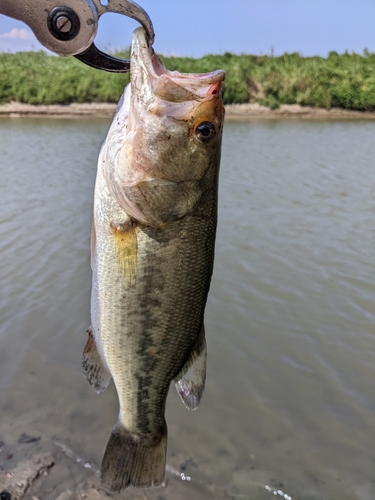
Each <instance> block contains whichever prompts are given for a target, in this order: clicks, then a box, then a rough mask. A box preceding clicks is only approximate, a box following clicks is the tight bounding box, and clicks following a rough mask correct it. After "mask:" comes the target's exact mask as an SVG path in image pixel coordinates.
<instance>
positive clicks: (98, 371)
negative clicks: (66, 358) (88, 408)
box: [82, 326, 111, 394]
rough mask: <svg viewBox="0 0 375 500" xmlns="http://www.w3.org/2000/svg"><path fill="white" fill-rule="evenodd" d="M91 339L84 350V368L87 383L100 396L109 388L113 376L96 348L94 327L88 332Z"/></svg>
mask: <svg viewBox="0 0 375 500" xmlns="http://www.w3.org/2000/svg"><path fill="white" fill-rule="evenodd" d="M87 333H88V335H89V338H88V340H87V344H86V346H85V348H84V350H83V355H82V368H83V374H84V375H85V377H86V380H87V382H88V383H89V384H90V385H91V387H92V388H93V389H94V391H95V392H96V393H97V394H100V393H101V392H103V391H104V389H106V388H107V387H108V384H109V382H110V380H111V374H110V373H109V371H108V369H107V368H106V367H105V366H104V364H103V361H102V358H101V357H100V354H99V352H98V348H97V347H96V343H95V338H94V335H93V330H92V326H90V328H89V329H88V330H87Z"/></svg>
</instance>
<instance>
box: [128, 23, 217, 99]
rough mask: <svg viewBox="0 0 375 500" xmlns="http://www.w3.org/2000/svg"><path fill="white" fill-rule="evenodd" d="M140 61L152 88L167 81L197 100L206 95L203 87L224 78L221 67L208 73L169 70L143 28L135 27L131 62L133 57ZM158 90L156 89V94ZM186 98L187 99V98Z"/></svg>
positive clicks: (133, 59) (205, 87)
mask: <svg viewBox="0 0 375 500" xmlns="http://www.w3.org/2000/svg"><path fill="white" fill-rule="evenodd" d="M138 58H139V60H140V61H141V63H142V65H143V67H144V69H145V70H146V72H147V76H148V79H149V80H150V82H151V85H152V88H153V89H154V90H155V91H156V90H157V88H158V87H159V86H160V85H161V84H162V81H164V82H165V81H167V80H168V81H169V82H171V83H173V84H174V85H176V86H178V87H180V88H184V89H185V90H186V91H187V92H188V93H189V94H191V96H192V97H193V98H194V97H195V98H196V99H198V100H200V99H202V97H204V96H205V95H206V93H207V92H206V91H205V89H207V87H210V86H211V85H214V84H220V83H222V82H223V81H224V79H225V72H224V71H223V70H221V69H219V70H216V71H211V72H209V73H179V72H178V71H169V70H168V69H167V68H166V67H165V66H164V64H163V63H162V61H161V60H160V59H159V57H158V56H157V55H156V54H155V52H154V50H153V48H152V47H150V46H149V45H148V42H147V37H146V33H145V30H144V29H143V28H137V29H136V30H135V31H134V34H133V44H132V56H131V59H132V61H133V64H134V62H135V59H138ZM157 93H158V92H157V91H156V94H157ZM187 100H188V99H187Z"/></svg>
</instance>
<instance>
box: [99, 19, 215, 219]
mask: <svg viewBox="0 0 375 500" xmlns="http://www.w3.org/2000/svg"><path fill="white" fill-rule="evenodd" d="M224 78H225V73H224V71H222V70H217V71H213V72H210V73H204V74H189V73H179V72H177V71H169V70H167V69H166V68H165V66H164V64H163V63H162V61H161V60H160V58H159V57H158V56H157V55H156V54H155V53H154V51H153V49H152V47H150V46H149V45H148V42H147V38H146V34H145V31H144V30H143V28H138V29H136V30H135V31H134V34H133V41H132V51H131V79H130V84H129V85H128V87H127V88H126V91H125V94H124V96H123V99H122V101H121V102H120V104H119V108H118V112H117V114H116V116H115V120H114V125H113V127H112V139H111V140H112V142H113V143H116V146H115V150H116V151H115V156H116V158H115V161H111V162H109V163H112V165H113V167H110V166H109V165H108V168H112V173H111V172H110V173H109V175H108V173H107V175H106V178H107V184H109V188H110V191H111V192H112V194H114V195H115V197H116V199H117V201H118V202H119V203H120V205H121V206H122V207H123V208H124V209H125V210H126V211H127V212H128V213H129V214H130V215H132V216H134V217H135V215H137V217H135V218H137V219H138V220H140V221H141V222H147V221H146V219H147V217H146V216H145V213H146V212H147V211H152V212H153V213H155V211H156V207H155V206H152V207H151V205H156V203H159V201H155V200H154V199H152V198H153V197H155V196H156V195H154V194H152V187H154V188H156V187H157V188H160V186H161V184H162V183H171V185H168V189H167V188H165V193H167V192H168V193H173V186H172V184H173V183H174V184H175V185H176V186H177V185H179V187H178V190H179V191H180V192H183V193H184V194H183V196H182V195H178V193H177V187H176V189H175V191H176V193H177V194H176V195H175V196H174V195H173V194H172V196H169V195H168V196H169V198H170V202H171V203H173V202H174V201H175V202H176V204H177V205H178V209H176V210H177V211H176V210H175V211H173V210H170V211H169V213H170V214H174V213H177V214H179V216H181V215H182V214H183V211H184V208H183V205H184V203H185V205H186V207H191V206H192V205H193V204H194V203H195V202H196V201H197V198H198V195H199V193H198V191H199V189H198V184H199V183H202V181H204V183H205V185H206V187H207V183H208V184H209V183H211V184H212V185H214V184H215V182H216V181H217V173H218V168H219V164H220V151H221V138H222V131H223V122H224V106H223V102H222V83H223V80H224ZM110 135H111V130H110V132H109V136H110ZM107 149H108V148H107ZM112 151H113V150H112ZM184 183H185V184H186V183H190V184H189V186H188V188H189V189H187V188H186V186H185V185H184ZM191 183H195V184H196V185H195V188H196V189H195V191H194V189H193V188H192V187H191ZM197 183H198V184H197ZM146 184H147V186H146ZM202 189H203V188H202ZM205 189H206V188H205ZM140 190H142V193H141V194H140V193H139V192H140ZM146 190H147V196H146V195H145V191H146ZM155 192H156V189H154V193H155ZM160 192H161V190H160V189H159V190H158V193H160ZM137 193H138V194H137ZM187 193H191V196H192V199H191V200H186V198H187V197H188V196H190V194H187ZM145 198H147V200H149V203H148V204H149V206H148V207H143V208H142V206H141V205H144V204H145V203H146V202H145V201H144V199H145ZM182 198H184V199H182ZM129 200H130V201H131V203H132V204H133V209H132V208H131V206H130V203H129ZM148 209H149V210H148ZM160 210H163V211H164V212H166V211H167V207H163V208H161V209H160ZM142 214H143V215H142ZM171 217H172V215H171ZM142 218H143V221H142ZM148 219H149V217H148Z"/></svg>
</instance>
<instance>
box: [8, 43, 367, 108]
mask: <svg viewBox="0 0 375 500" xmlns="http://www.w3.org/2000/svg"><path fill="white" fill-rule="evenodd" d="M115 55H118V56H121V57H128V55H129V52H128V51H124V52H120V53H117V54H115ZM162 59H163V61H164V63H165V65H166V66H167V67H168V68H169V69H171V70H178V71H181V72H185V73H201V72H208V71H213V70H215V69H218V68H222V69H224V70H225V71H226V80H225V84H224V92H223V97H224V103H225V104H232V103H245V102H259V103H260V104H263V105H266V106H269V107H271V108H277V107H279V106H280V105H281V104H301V105H302V106H313V107H320V108H327V109H329V108H332V107H337V108H344V109H352V110H361V111H364V110H373V109H375V76H374V75H375V71H374V70H375V54H372V53H369V52H368V51H366V50H365V51H364V53H363V55H359V54H348V53H345V54H341V55H339V54H337V53H336V52H331V53H330V54H329V56H328V57H327V58H321V57H302V56H300V55H299V54H298V53H293V54H284V55H282V56H279V57H273V56H268V55H264V56H253V55H245V54H244V55H235V54H231V53H229V52H226V53H225V54H222V55H207V56H204V57H202V58H199V59H193V58H189V57H166V56H162ZM128 81H129V76H128V75H127V74H125V75H124V74H111V73H105V72H102V71H97V70H95V69H92V68H89V67H88V66H85V65H83V64H82V63H80V62H79V61H77V60H76V59H75V58H73V57H68V58H63V57H56V56H50V55H47V54H46V53H45V52H43V51H40V52H21V53H16V54H8V53H1V54H0V102H1V103H6V102H10V101H12V100H14V101H18V102H23V103H30V104H68V103H71V102H117V101H118V99H119V97H120V95H121V93H122V92H123V89H124V86H125V85H126V84H127V83H128Z"/></svg>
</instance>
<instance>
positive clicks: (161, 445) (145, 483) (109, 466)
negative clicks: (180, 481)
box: [100, 420, 167, 493]
mask: <svg viewBox="0 0 375 500" xmlns="http://www.w3.org/2000/svg"><path fill="white" fill-rule="evenodd" d="M166 454H167V426H166V424H165V422H164V428H163V430H162V431H161V432H160V433H159V434H158V435H156V436H153V437H151V438H147V439H145V438H142V437H140V436H137V435H135V434H132V433H131V432H129V431H128V430H127V429H126V428H125V426H124V425H123V424H122V423H121V421H120V420H118V421H117V422H116V425H115V427H114V428H113V430H112V433H111V436H110V438H109V441H108V444H107V448H106V450H105V453H104V457H103V461H102V466H101V476H100V479H101V483H102V485H103V486H104V488H106V489H107V490H109V491H110V492H114V493H118V492H120V491H122V490H123V489H125V488H127V487H128V486H135V487H150V486H159V485H160V484H161V483H162V482H163V479H164V474H165V461H166Z"/></svg>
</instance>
